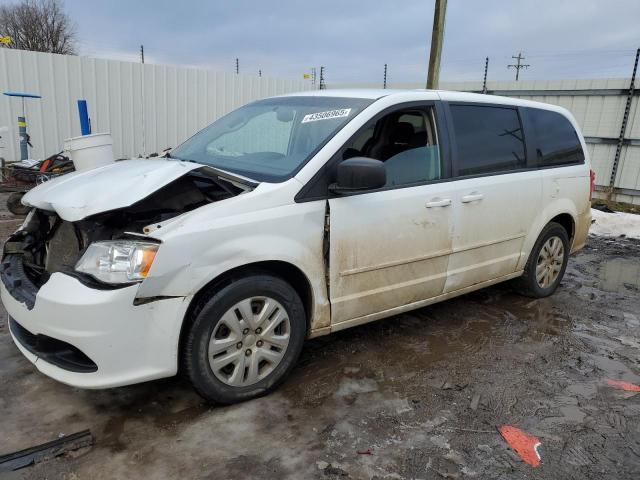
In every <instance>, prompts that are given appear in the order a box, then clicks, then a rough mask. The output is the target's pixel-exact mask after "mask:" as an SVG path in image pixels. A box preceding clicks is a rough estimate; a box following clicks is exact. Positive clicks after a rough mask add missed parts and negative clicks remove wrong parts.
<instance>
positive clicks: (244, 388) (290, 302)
mask: <svg viewBox="0 0 640 480" xmlns="http://www.w3.org/2000/svg"><path fill="white" fill-rule="evenodd" d="M305 335H306V316H305V312H304V307H303V305H302V301H301V300H300V297H299V296H298V294H297V293H296V291H295V290H294V289H293V288H292V287H291V286H290V285H289V284H288V283H286V282H285V281H284V280H282V279H280V278H278V277H273V276H270V275H252V276H248V277H245V278H242V279H239V280H236V281H234V282H233V283H231V284H230V285H228V286H226V287H224V288H222V289H221V290H219V291H217V292H215V293H214V294H213V295H212V296H211V297H210V298H209V299H206V300H203V303H202V304H201V305H200V306H199V307H198V308H196V311H195V319H194V321H193V323H192V324H191V326H190V328H189V331H188V332H187V337H186V340H185V345H184V348H183V362H184V367H185V371H186V374H187V375H188V377H189V379H190V380H191V383H192V384H193V386H194V388H195V389H196V390H197V391H198V393H200V395H202V396H203V397H204V398H205V399H207V400H210V401H213V402H218V403H236V402H240V401H243V400H248V399H251V398H254V397H257V396H260V395H264V394H266V393H268V392H270V391H271V390H273V389H274V388H276V387H277V386H278V385H279V384H280V383H281V382H282V381H283V380H284V378H285V377H286V375H287V374H288V373H289V372H290V371H291V369H292V368H293V367H294V365H295V363H296V361H297V360H298V357H299V355H300V352H301V350H302V344H303V343H304V339H305Z"/></svg>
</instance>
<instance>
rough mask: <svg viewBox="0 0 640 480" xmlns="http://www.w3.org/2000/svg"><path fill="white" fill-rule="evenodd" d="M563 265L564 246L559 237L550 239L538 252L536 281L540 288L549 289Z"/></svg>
mask: <svg viewBox="0 0 640 480" xmlns="http://www.w3.org/2000/svg"><path fill="white" fill-rule="evenodd" d="M563 263H564V244H563V243H562V240H560V237H551V238H549V239H548V240H547V241H546V242H545V244H544V245H543V246H542V249H541V250H540V254H539V255H538V261H537V263H536V281H537V282H538V285H539V286H540V287H542V288H549V287H550V286H551V285H553V284H554V282H555V281H556V280H557V279H558V276H559V275H560V270H562V264H563Z"/></svg>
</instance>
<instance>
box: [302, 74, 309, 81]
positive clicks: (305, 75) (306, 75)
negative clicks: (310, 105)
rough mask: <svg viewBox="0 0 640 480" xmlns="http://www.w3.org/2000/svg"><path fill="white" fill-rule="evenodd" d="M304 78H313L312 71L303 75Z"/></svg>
mask: <svg viewBox="0 0 640 480" xmlns="http://www.w3.org/2000/svg"><path fill="white" fill-rule="evenodd" d="M302 78H304V79H305V80H309V79H310V78H311V74H310V73H305V74H303V75H302Z"/></svg>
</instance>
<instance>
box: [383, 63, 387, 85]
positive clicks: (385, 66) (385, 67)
mask: <svg viewBox="0 0 640 480" xmlns="http://www.w3.org/2000/svg"><path fill="white" fill-rule="evenodd" d="M382 88H387V64H386V63H385V64H384V80H383V82H382Z"/></svg>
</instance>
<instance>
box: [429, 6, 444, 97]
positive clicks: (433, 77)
mask: <svg viewBox="0 0 640 480" xmlns="http://www.w3.org/2000/svg"><path fill="white" fill-rule="evenodd" d="M446 11H447V0H436V5H435V9H434V12H433V29H432V31H431V52H430V54H429V73H428V75H427V88H428V89H437V88H438V82H439V81H440V57H441V56H442V44H443V43H444V17H445V13H446Z"/></svg>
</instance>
